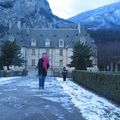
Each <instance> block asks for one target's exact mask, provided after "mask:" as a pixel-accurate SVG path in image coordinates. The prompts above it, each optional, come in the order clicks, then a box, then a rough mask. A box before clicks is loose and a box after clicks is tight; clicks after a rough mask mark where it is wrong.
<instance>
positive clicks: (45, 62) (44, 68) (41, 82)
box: [38, 53, 49, 89]
mask: <svg viewBox="0 0 120 120" xmlns="http://www.w3.org/2000/svg"><path fill="white" fill-rule="evenodd" d="M41 61H42V62H41V64H40V60H39V62H38V71H40V70H41V74H40V75H39V88H42V89H44V84H45V78H46V76H47V70H48V68H49V59H48V56H47V54H46V53H43V54H42V58H41Z"/></svg>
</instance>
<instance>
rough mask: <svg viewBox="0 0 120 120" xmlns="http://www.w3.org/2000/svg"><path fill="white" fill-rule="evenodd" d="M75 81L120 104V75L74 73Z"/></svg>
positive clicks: (86, 72)
mask: <svg viewBox="0 0 120 120" xmlns="http://www.w3.org/2000/svg"><path fill="white" fill-rule="evenodd" d="M73 80H74V81H75V82H77V83H79V84H81V85H83V86H85V87H87V88H89V89H91V90H93V91H94V92H96V93H98V94H100V95H102V96H105V97H106V98H109V99H112V100H113V101H116V102H118V103H120V74H113V73H103V72H96V73H95V72H88V71H73Z"/></svg>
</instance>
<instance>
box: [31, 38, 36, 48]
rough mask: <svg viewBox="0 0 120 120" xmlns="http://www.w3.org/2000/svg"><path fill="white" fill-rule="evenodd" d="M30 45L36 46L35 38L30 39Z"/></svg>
mask: <svg viewBox="0 0 120 120" xmlns="http://www.w3.org/2000/svg"><path fill="white" fill-rule="evenodd" d="M31 46H32V47H36V40H35V39H32V40H31Z"/></svg>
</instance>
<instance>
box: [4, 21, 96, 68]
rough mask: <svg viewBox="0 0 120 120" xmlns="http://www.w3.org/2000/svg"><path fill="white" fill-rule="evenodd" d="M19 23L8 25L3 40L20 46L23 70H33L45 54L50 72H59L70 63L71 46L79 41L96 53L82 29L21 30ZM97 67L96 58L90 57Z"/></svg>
mask: <svg viewBox="0 0 120 120" xmlns="http://www.w3.org/2000/svg"><path fill="white" fill-rule="evenodd" d="M20 24H21V23H20V22H18V23H17V25H14V26H12V25H10V27H9V31H8V32H7V33H6V35H5V37H4V40H8V39H9V40H11V41H13V40H16V41H17V43H18V44H19V45H20V46H21V53H22V54H23V57H24V59H25V61H26V62H25V66H24V67H25V68H26V69H28V70H30V69H35V68H36V66H37V64H38V60H39V58H40V57H41V56H42V53H43V52H45V53H47V55H48V57H49V61H50V69H51V70H60V69H62V68H63V67H64V66H65V67H66V66H67V65H68V64H69V63H70V62H71V58H70V57H71V56H72V54H73V52H72V50H73V46H74V44H75V43H76V42H78V41H81V42H83V43H85V44H88V45H90V46H91V48H92V49H93V51H96V46H95V43H94V40H92V39H91V38H90V37H89V35H88V34H87V33H86V31H85V30H84V29H81V27H80V25H78V28H74V29H72V28H59V29H58V28H22V27H21V25H20ZM91 59H92V61H93V64H94V65H95V66H96V65H97V59H96V57H93V58H92V57H91Z"/></svg>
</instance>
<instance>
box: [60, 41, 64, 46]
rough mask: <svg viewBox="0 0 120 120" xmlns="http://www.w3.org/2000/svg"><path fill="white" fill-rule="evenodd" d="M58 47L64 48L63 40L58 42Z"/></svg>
mask: <svg viewBox="0 0 120 120" xmlns="http://www.w3.org/2000/svg"><path fill="white" fill-rule="evenodd" d="M59 47H64V40H63V39H60V40H59Z"/></svg>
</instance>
